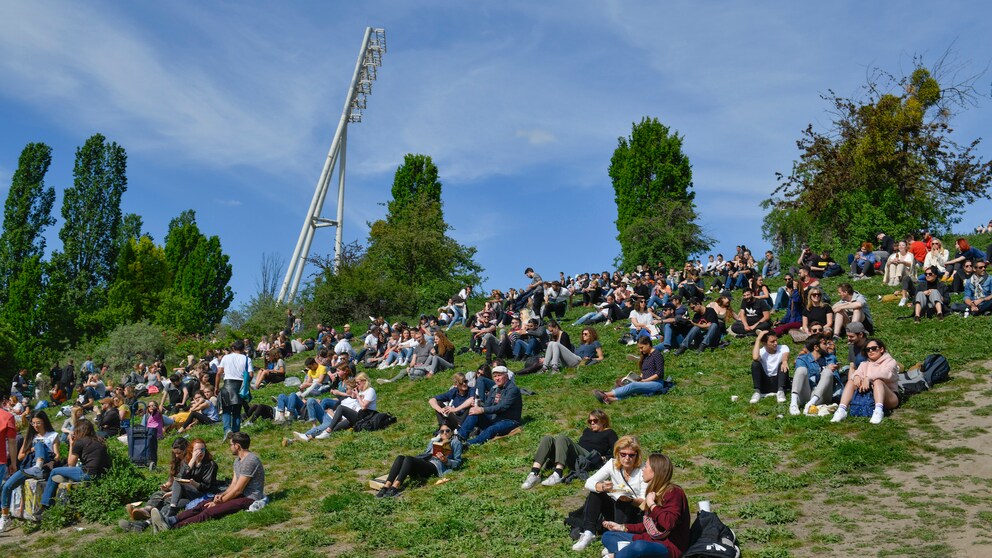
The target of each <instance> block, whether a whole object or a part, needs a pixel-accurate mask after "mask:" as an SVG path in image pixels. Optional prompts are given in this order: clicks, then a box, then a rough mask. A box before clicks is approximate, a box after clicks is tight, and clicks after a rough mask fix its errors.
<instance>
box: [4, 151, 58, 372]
mask: <svg viewBox="0 0 992 558" xmlns="http://www.w3.org/2000/svg"><path fill="white" fill-rule="evenodd" d="M51 162H52V149H51V148H50V147H48V146H47V145H45V144H43V143H29V144H28V145H27V146H25V147H24V150H23V151H21V156H20V159H19V160H18V165H17V170H16V171H15V172H14V177H13V180H12V181H11V185H10V190H9V191H8V193H7V201H6V203H5V204H4V219H3V233H2V235H0V320H2V321H3V322H4V323H6V324H7V327H8V328H9V330H10V332H11V333H12V335H13V337H14V338H15V339H19V340H21V341H20V342H18V343H15V344H14V345H12V354H11V359H12V362H17V363H18V364H20V365H21V366H25V367H28V366H30V367H34V366H36V365H40V364H41V361H42V359H43V358H44V357H43V355H42V353H41V350H42V348H43V345H42V343H41V340H40V337H39V336H40V334H41V332H42V331H43V329H44V320H43V319H42V316H43V314H42V308H41V306H40V305H39V301H40V300H41V299H42V294H43V292H44V266H43V264H42V257H43V256H44V252H45V237H44V235H43V233H44V230H45V229H46V228H47V227H49V226H51V225H53V224H54V223H55V219H54V218H53V217H52V206H53V205H54V203H55V190H54V189H53V188H45V175H46V174H47V173H48V168H49V166H50V165H51Z"/></svg>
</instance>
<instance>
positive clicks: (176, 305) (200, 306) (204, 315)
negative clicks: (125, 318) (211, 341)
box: [156, 209, 234, 333]
mask: <svg viewBox="0 0 992 558" xmlns="http://www.w3.org/2000/svg"><path fill="white" fill-rule="evenodd" d="M165 258H166V261H167V262H168V265H169V270H170V272H171V275H172V286H171V287H170V288H169V289H168V291H167V292H166V293H165V294H164V295H163V297H162V304H161V306H160V307H159V311H158V313H157V318H156V321H157V322H158V323H159V324H161V325H164V326H166V327H170V328H173V329H175V330H176V331H178V332H179V333H205V332H208V331H210V330H211V329H212V328H213V327H214V326H215V325H216V324H219V323H220V321H221V319H222V318H223V317H224V313H225V312H226V311H227V308H228V307H229V306H230V305H231V301H232V300H233V299H234V293H233V292H232V291H231V287H230V286H228V283H229V282H230V280H231V274H232V268H231V264H230V258H229V257H228V256H227V255H226V254H224V251H223V250H222V249H221V245H220V239H219V238H217V236H211V237H209V238H208V237H207V236H205V235H204V234H203V233H201V232H200V228H199V226H197V224H196V213H195V212H194V211H193V210H192V209H189V210H186V211H184V212H182V213H181V214H180V215H179V216H178V217H176V218H175V219H173V220H172V221H171V222H170V223H169V232H168V233H167V234H166V237H165Z"/></svg>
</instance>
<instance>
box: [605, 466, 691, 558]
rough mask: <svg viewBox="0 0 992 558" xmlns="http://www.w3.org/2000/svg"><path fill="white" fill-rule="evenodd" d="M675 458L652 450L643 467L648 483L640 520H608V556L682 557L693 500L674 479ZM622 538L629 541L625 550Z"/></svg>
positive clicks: (606, 545) (687, 540)
mask: <svg viewBox="0 0 992 558" xmlns="http://www.w3.org/2000/svg"><path fill="white" fill-rule="evenodd" d="M673 468H674V467H673V466H672V461H671V460H670V459H669V458H668V456H666V455H664V454H661V453H652V454H651V455H650V456H648V459H647V463H645V464H644V468H643V469H641V479H642V480H643V481H644V482H646V483H647V487H646V489H645V495H644V503H643V504H642V506H641V507H642V509H643V510H644V516H643V517H642V519H641V522H640V523H626V524H625V523H620V522H615V521H604V522H603V527H605V528H606V529H607V532H605V533H603V547H605V548H606V552H608V554H605V556H609V557H611V558H633V557H636V556H655V557H666V556H667V557H671V558H679V557H680V556H682V554H683V553H684V552H685V551H686V550H687V549H688V548H689V523H690V521H689V500H688V499H687V498H686V496H685V491H683V490H682V487H680V486H679V485H677V484H674V483H673V482H672V470H673ZM621 542H627V543H629V544H628V545H627V546H626V547H625V548H624V549H623V550H620V549H619V545H620V543H621Z"/></svg>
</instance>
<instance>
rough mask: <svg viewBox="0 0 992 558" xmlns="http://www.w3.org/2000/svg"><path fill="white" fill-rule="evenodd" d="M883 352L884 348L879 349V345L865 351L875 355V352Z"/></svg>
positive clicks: (866, 348)
mask: <svg viewBox="0 0 992 558" xmlns="http://www.w3.org/2000/svg"><path fill="white" fill-rule="evenodd" d="M881 350H882V348H881V347H879V346H878V345H872V346H871V347H865V351H868V352H869V353H874V352H875V351H881Z"/></svg>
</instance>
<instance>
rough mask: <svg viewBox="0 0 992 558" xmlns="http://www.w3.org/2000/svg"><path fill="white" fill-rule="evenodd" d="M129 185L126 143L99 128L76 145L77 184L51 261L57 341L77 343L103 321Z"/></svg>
mask: <svg viewBox="0 0 992 558" xmlns="http://www.w3.org/2000/svg"><path fill="white" fill-rule="evenodd" d="M125 191H127V154H126V153H125V152H124V148H123V147H121V146H120V145H118V144H117V143H115V142H109V143H108V142H107V139H106V138H105V137H104V136H102V135H100V134H95V135H94V136H93V137H91V138H89V139H88V140H86V143H84V144H83V146H82V147H80V148H78V149H77V150H76V163H75V166H74V168H73V185H72V187H71V188H67V189H66V191H65V195H64V199H63V201H62V218H63V221H64V222H63V224H62V229H61V230H60V231H59V238H60V239H62V250H61V251H59V252H55V253H54V254H53V255H52V259H51V262H50V264H49V288H48V289H47V293H46V299H47V302H46V306H47V310H46V315H47V316H48V317H49V318H50V319H51V322H50V324H49V331H50V334H51V337H52V338H53V340H55V341H56V342H69V343H72V342H74V341H76V340H78V339H80V338H81V337H82V336H84V335H86V334H93V333H97V332H99V331H100V329H101V327H102V326H101V324H100V323H99V321H97V320H95V319H94V313H95V312H97V311H99V310H100V309H101V308H103V306H104V305H105V304H106V300H107V290H108V289H109V288H110V285H111V283H112V282H113V280H114V274H115V272H116V271H117V256H118V251H119V248H120V245H119V234H120V226H121V220H122V215H121V197H122V196H123V195H124V192H125Z"/></svg>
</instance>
